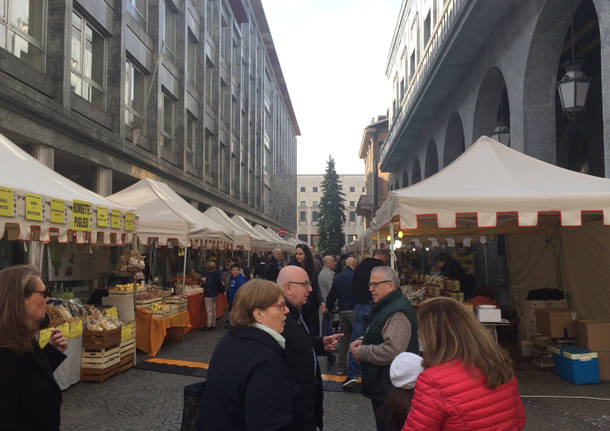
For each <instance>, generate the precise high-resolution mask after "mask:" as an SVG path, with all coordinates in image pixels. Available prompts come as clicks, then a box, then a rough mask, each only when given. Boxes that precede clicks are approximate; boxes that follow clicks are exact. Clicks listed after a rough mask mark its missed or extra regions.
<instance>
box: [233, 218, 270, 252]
mask: <svg viewBox="0 0 610 431" xmlns="http://www.w3.org/2000/svg"><path fill="white" fill-rule="evenodd" d="M231 220H232V221H233V222H234V223H235V224H236V225H237V226H239V227H240V228H241V229H243V230H244V231H246V232H248V233H249V234H250V236H251V237H252V238H255V239H256V240H257V242H258V244H260V247H261V249H263V250H267V251H268V250H271V249H272V248H274V246H275V243H274V242H273V241H271V240H270V239H269V237H268V236H267V235H265V234H263V233H261V232H260V231H259V230H258V229H255V228H254V226H252V225H251V224H250V223H248V222H247V221H246V219H244V218H243V217H242V216H240V215H234V216H233V217H231Z"/></svg>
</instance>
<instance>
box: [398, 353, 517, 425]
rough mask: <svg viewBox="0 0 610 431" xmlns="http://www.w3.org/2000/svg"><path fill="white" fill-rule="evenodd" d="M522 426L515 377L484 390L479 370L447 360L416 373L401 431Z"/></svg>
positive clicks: (483, 377)
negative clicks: (411, 396)
mask: <svg viewBox="0 0 610 431" xmlns="http://www.w3.org/2000/svg"><path fill="white" fill-rule="evenodd" d="M524 425H525V412H524V410H523V403H522V402H521V397H520V395H519V391H518V389H517V379H515V378H514V377H513V378H512V379H511V380H510V381H509V382H507V383H505V384H503V385H502V386H498V387H497V388H495V389H486V388H485V376H483V374H482V373H481V372H480V371H479V370H477V369H473V370H466V369H465V368H464V366H463V365H462V363H461V362H448V363H444V364H440V365H435V366H433V367H430V368H428V369H426V370H424V371H423V372H422V373H421V374H420V375H419V377H418V378H417V383H416V384H415V393H414V395H413V402H412V403H411V411H410V412H409V416H407V420H406V421H405V424H404V425H403V427H402V431H407V430H408V431H411V430H426V431H429V430H444V431H453V430H455V431H475V430H476V431H491V430H493V431H514V430H520V429H522V428H523V426H524Z"/></svg>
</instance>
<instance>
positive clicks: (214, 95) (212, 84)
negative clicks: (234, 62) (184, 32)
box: [205, 57, 218, 111]
mask: <svg viewBox="0 0 610 431" xmlns="http://www.w3.org/2000/svg"><path fill="white" fill-rule="evenodd" d="M217 87H218V86H217V85H216V71H215V70H214V63H212V61H211V60H210V59H209V58H208V57H206V58H205V101H206V103H207V104H208V106H209V107H211V108H212V110H213V111H216V109H217V106H216V105H217V104H218V92H217Z"/></svg>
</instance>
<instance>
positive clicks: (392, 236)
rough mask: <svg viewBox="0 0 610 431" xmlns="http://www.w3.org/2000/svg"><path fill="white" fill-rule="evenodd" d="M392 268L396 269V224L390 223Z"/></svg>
mask: <svg viewBox="0 0 610 431" xmlns="http://www.w3.org/2000/svg"><path fill="white" fill-rule="evenodd" d="M390 268H392V269H396V253H394V224H393V223H390Z"/></svg>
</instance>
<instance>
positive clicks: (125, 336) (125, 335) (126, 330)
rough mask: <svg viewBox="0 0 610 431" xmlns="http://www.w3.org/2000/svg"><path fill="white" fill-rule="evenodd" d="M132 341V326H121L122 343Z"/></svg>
mask: <svg viewBox="0 0 610 431" xmlns="http://www.w3.org/2000/svg"><path fill="white" fill-rule="evenodd" d="M130 339H131V324H128V325H123V326H121V343H122V342H125V341H129V340H130Z"/></svg>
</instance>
